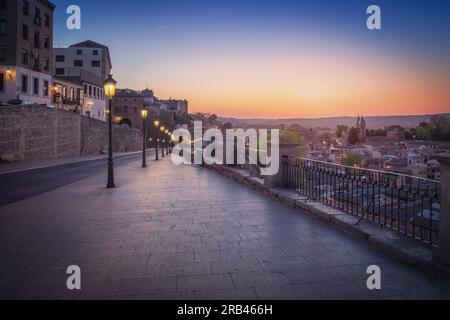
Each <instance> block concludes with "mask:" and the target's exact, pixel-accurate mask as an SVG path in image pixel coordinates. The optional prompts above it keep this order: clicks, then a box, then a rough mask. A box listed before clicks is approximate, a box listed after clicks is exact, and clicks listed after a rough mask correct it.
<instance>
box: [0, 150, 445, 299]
mask: <svg viewBox="0 0 450 320" xmlns="http://www.w3.org/2000/svg"><path fill="white" fill-rule="evenodd" d="M139 165H140V163H139V161H134V162H130V163H129V164H126V165H123V166H121V167H119V168H117V171H116V182H117V184H118V188H116V189H113V190H106V189H104V187H103V186H104V183H105V178H106V173H105V172H101V173H99V174H96V175H92V176H90V177H88V178H84V179H82V180H79V181H77V182H75V183H72V184H69V185H66V186H64V187H61V188H59V189H56V190H53V191H50V192H47V193H43V194H40V195H37V196H34V197H32V198H29V199H26V200H23V201H21V202H17V203H14V204H11V205H9V206H6V207H2V208H0V257H1V259H0V299H5V298H40V299H93V298H108V299H417V298H424V299H444V298H447V299H448V298H450V283H449V281H444V280H442V279H437V278H434V277H432V276H429V275H427V274H424V273H422V272H420V271H417V270H415V269H413V268H410V267H407V266H405V265H403V264H401V263H399V262H396V261H395V260H393V259H391V258H389V257H387V256H385V255H383V254H381V253H379V252H377V251H375V250H374V249H371V248H370V247H368V246H367V245H366V244H365V243H363V242H361V241H360V240H358V239H355V238H352V237H351V236H348V235H346V234H345V233H343V232H341V231H339V230H337V229H335V228H334V227H332V226H328V225H326V224H323V223H321V222H319V221H316V220H314V219H312V218H310V217H308V216H307V215H303V214H301V213H299V212H297V211H295V210H292V209H290V208H288V207H286V206H284V205H282V204H279V203H276V202H274V201H272V200H270V199H267V198H265V197H264V196H263V195H261V194H259V193H257V192H255V191H252V190H249V189H246V188H245V187H243V186H241V185H239V184H237V183H235V182H233V181H231V180H228V179H227V178H225V177H222V176H220V175H218V174H217V173H215V172H213V171H210V170H208V169H204V168H200V167H188V166H183V167H176V166H174V165H173V164H172V163H171V162H170V160H169V159H168V158H166V159H165V160H164V161H160V162H157V163H156V162H154V161H150V162H149V167H148V168H147V169H142V168H140V167H139ZM372 264H377V265H379V266H380V267H381V268H382V290H380V291H369V290H368V289H367V287H366V279H367V275H366V269H367V267H368V266H369V265H372ZM69 265H78V266H80V267H81V271H82V277H81V280H82V290H81V291H76V292H74V291H69V290H67V288H66V279H67V275H66V273H65V270H66V268H67V267H68V266H69Z"/></svg>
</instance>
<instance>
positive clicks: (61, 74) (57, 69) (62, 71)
mask: <svg viewBox="0 0 450 320" xmlns="http://www.w3.org/2000/svg"><path fill="white" fill-rule="evenodd" d="M64 73H65V72H64V68H56V69H55V74H56V75H57V76H63V75H64Z"/></svg>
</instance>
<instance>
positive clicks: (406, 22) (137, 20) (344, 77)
mask: <svg viewBox="0 0 450 320" xmlns="http://www.w3.org/2000/svg"><path fill="white" fill-rule="evenodd" d="M53 2H54V3H55V4H56V5H57V9H56V12H55V18H56V19H55V27H54V28H55V40H54V42H55V45H59V44H62V45H70V44H72V43H75V42H78V41H83V40H87V39H90V40H93V41H97V42H100V43H103V44H105V45H107V46H109V47H110V50H111V54H112V60H113V73H114V77H115V78H116V79H117V80H118V82H119V87H122V88H125V87H128V88H133V89H144V88H145V87H146V86H147V85H148V86H149V87H150V88H152V89H153V90H154V91H155V94H156V95H157V96H158V97H161V98H168V97H174V98H179V99H181V98H183V99H184V98H186V99H188V100H189V102H190V109H191V111H203V112H214V113H217V114H219V115H222V116H235V117H241V118H251V117H260V118H289V117H323V116H341V115H356V114H364V115H393V114H395V115H398V114H428V113H442V112H450V41H449V39H450V1H448V0H432V1H430V0H411V1H406V0H396V1H381V0H376V1H364V0H359V1H357V0H340V1H337V0H329V1H324V0H314V1H313V0H295V1H287V0H286V1H285V0H277V1H275V0H273V1H265V0H239V1H235V0H227V1H225V0H222V1H218V0H209V1H206V0H205V1H200V0H198V1H188V0H177V1H173V0H161V1H152V0H130V1H128V2H123V1H111V0H110V1H106V0H96V1H88V0H80V1H76V0H70V1H66V0H61V1H53ZM70 4H78V5H79V6H80V7H81V10H82V29H81V30H80V31H69V30H67V29H66V28H65V20H66V17H67V15H66V13H65V11H66V8H67V6H68V5H70ZM370 4H377V5H379V6H380V7H381V10H382V27H383V29H382V30H381V31H369V30H368V29H367V28H366V19H367V17H368V15H367V14H366V8H367V7H368V6H369V5H370Z"/></svg>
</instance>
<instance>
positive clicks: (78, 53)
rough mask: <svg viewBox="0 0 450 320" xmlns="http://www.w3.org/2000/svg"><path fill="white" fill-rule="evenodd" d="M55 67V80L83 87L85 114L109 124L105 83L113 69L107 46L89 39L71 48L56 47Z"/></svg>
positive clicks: (83, 112) (83, 109) (54, 53)
mask: <svg viewBox="0 0 450 320" xmlns="http://www.w3.org/2000/svg"><path fill="white" fill-rule="evenodd" d="M53 64H54V68H53V71H54V75H55V77H56V78H58V79H63V80H67V81H72V82H77V83H79V84H80V85H81V86H82V88H83V93H84V105H83V106H81V107H82V108H81V110H82V114H83V115H85V116H88V117H91V118H94V119H98V120H102V121H106V108H107V97H106V96H105V94H104V91H103V81H104V80H105V79H106V78H107V76H108V75H109V74H110V73H111V68H112V63H111V57H110V54H109V49H108V47H107V46H104V45H102V44H99V43H97V42H94V41H90V40H88V41H84V42H80V43H77V44H74V45H72V46H70V47H68V48H54V51H53Z"/></svg>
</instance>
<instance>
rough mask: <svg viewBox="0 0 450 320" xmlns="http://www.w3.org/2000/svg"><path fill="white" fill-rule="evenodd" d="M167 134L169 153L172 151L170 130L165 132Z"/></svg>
mask: <svg viewBox="0 0 450 320" xmlns="http://www.w3.org/2000/svg"><path fill="white" fill-rule="evenodd" d="M167 135H168V140H169V142H168V146H169V153H172V132H170V131H169V132H167Z"/></svg>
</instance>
